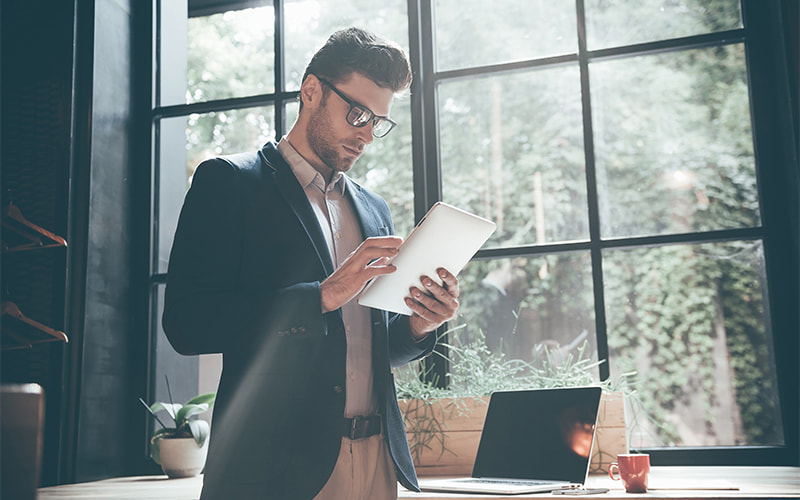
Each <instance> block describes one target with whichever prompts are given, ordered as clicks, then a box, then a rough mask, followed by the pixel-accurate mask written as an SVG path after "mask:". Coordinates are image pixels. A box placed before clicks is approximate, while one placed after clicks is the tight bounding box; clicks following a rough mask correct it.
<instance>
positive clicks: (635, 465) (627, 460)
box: [608, 454, 650, 493]
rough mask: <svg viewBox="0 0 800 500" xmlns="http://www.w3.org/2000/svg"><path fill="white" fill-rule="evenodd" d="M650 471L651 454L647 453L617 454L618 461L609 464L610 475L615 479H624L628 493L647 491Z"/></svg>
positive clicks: (623, 482)
mask: <svg viewBox="0 0 800 500" xmlns="http://www.w3.org/2000/svg"><path fill="white" fill-rule="evenodd" d="M614 472H616V473H617V475H614ZM649 473H650V455H646V454H629V455H617V461H616V462H612V463H611V465H609V466H608V475H609V476H611V479H613V480H614V481H619V480H620V479H622V484H623V485H624V486H625V491H627V492H628V493H646V492H647V475H648V474H649Z"/></svg>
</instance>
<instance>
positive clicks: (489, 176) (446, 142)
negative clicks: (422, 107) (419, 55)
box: [438, 65, 589, 246]
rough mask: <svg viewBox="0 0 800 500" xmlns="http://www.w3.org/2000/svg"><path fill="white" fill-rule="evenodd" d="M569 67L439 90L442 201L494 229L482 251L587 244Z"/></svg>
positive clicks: (574, 79) (574, 86)
mask: <svg viewBox="0 0 800 500" xmlns="http://www.w3.org/2000/svg"><path fill="white" fill-rule="evenodd" d="M579 85H580V78H579V74H578V68H577V65H576V66H569V67H560V68H555V69H548V70H539V71H528V72H524V73H516V74H513V75H503V76H502V77H489V78H480V79H472V80H461V81H455V82H449V83H445V84H442V85H441V86H440V87H439V89H438V93H439V99H438V102H439V123H440V126H439V129H440V132H439V133H440V147H441V154H440V156H441V163H442V185H443V188H442V189H443V198H444V201H446V202H448V203H452V204H453V205H456V206H458V207H461V208H463V209H465V210H469V211H471V212H474V213H477V214H479V215H481V216H483V217H486V218H487V219H490V220H493V221H494V222H496V223H497V230H496V231H495V233H494V234H493V235H492V237H491V239H490V240H489V242H488V243H487V246H512V245H526V244H542V243H552V242H556V241H567V240H577V239H586V238H588V234H589V231H588V217H587V214H586V178H585V176H584V170H585V169H584V164H585V163H584V152H583V128H582V122H581V116H582V115H581V95H580V87H579Z"/></svg>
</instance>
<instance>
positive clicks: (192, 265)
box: [162, 159, 326, 354]
mask: <svg viewBox="0 0 800 500" xmlns="http://www.w3.org/2000/svg"><path fill="white" fill-rule="evenodd" d="M241 177H243V175H242V172H241V171H240V170H239V169H238V168H236V167H234V166H233V165H231V164H230V163H228V162H226V161H223V160H220V159H214V160H209V161H206V162H204V163H202V164H201V165H200V166H199V167H198V168H197V170H196V172H195V175H194V178H193V180H192V186H191V188H190V189H189V191H188V193H187V195H186V198H185V200H184V205H183V208H182V210H181V215H180V219H179V221H178V226H177V229H176V232H175V239H174V242H173V246H172V252H171V254H170V261H169V269H168V273H167V286H166V292H165V299H164V302H165V304H164V314H163V317H162V325H163V327H164V332H165V333H166V335H167V338H168V339H169V341H170V343H171V344H172V346H173V347H174V348H175V350H176V351H178V352H179V353H181V354H205V353H217V352H225V351H226V350H229V349H235V348H239V349H247V348H248V346H253V345H255V344H256V343H257V342H258V341H259V339H260V338H261V337H263V336H264V335H269V334H273V333H274V334H279V335H281V336H289V335H311V334H314V333H316V332H321V333H322V334H323V335H324V334H325V332H326V321H325V317H324V316H323V315H322V306H321V303H320V293H319V282H303V283H297V284H293V285H291V286H287V287H281V288H277V287H274V286H271V285H270V284H269V283H264V286H263V287H259V288H258V289H253V290H245V289H243V288H242V287H241V286H240V284H239V277H240V276H241V275H242V273H243V272H246V270H245V269H242V266H243V263H242V258H241V254H242V249H243V245H244V236H245V231H247V230H248V228H247V227H245V225H246V221H245V218H244V217H243V213H244V212H243V211H244V210H246V206H245V202H244V200H245V199H246V196H245V194H246V192H247V189H248V186H246V185H244V183H245V182H252V179H249V178H248V179H242V178H241ZM265 258H267V257H266V256H265Z"/></svg>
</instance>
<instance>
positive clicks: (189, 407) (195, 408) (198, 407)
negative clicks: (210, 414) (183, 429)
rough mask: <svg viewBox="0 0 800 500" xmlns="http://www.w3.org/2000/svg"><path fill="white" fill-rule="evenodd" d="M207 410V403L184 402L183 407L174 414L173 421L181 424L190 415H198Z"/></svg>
mask: <svg viewBox="0 0 800 500" xmlns="http://www.w3.org/2000/svg"><path fill="white" fill-rule="evenodd" d="M205 411H208V404H207V403H201V404H189V403H186V404H185V405H184V406H183V408H181V409H180V410H178V414H177V415H176V416H175V422H176V423H177V424H178V426H181V425H183V423H184V422H185V421H186V420H188V419H189V417H191V416H192V415H198V414H200V413H203V412H205Z"/></svg>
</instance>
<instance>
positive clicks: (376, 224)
mask: <svg viewBox="0 0 800 500" xmlns="http://www.w3.org/2000/svg"><path fill="white" fill-rule="evenodd" d="M346 179H347V191H346V195H347V196H348V197H349V198H350V201H351V203H352V205H353V209H354V210H355V213H356V217H357V218H358V223H359V224H360V225H361V234H362V235H363V236H364V238H370V237H372V236H388V235H389V228H388V227H386V225H385V224H384V223H382V222H381V221H380V220H378V217H377V216H376V214H375V210H374V209H373V208H372V206H371V205H370V204H369V202H368V201H367V199H366V198H365V197H364V193H363V192H362V191H361V186H359V185H358V184H356V183H355V182H353V181H351V180H350V179H349V178H346Z"/></svg>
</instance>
